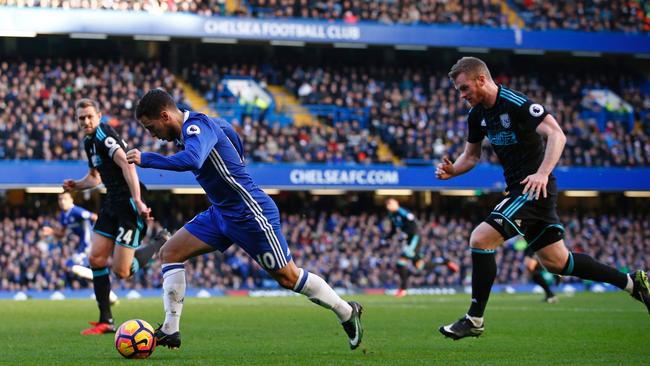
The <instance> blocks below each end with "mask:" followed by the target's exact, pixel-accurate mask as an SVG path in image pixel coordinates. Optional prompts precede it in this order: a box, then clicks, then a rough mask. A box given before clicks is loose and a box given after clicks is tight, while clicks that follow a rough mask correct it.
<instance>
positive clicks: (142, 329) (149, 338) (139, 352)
mask: <svg viewBox="0 0 650 366" xmlns="http://www.w3.org/2000/svg"><path fill="white" fill-rule="evenodd" d="M115 348H117V352H119V353H120V354H121V355H122V356H124V357H126V358H147V357H149V356H151V354H152V353H153V350H154V349H155V348H156V337H155V336H154V330H153V327H152V326H151V324H149V323H147V322H146V321H144V320H141V319H132V320H127V321H125V322H124V323H122V325H120V328H119V329H118V330H117V332H116V333H115Z"/></svg>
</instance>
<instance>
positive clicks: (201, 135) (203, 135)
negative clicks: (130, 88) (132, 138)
mask: <svg viewBox="0 0 650 366" xmlns="http://www.w3.org/2000/svg"><path fill="white" fill-rule="evenodd" d="M136 118H137V119H138V121H140V123H141V124H142V126H143V127H145V128H146V129H147V130H148V131H149V132H151V134H152V135H153V136H154V137H157V138H159V139H162V140H166V141H175V142H176V144H177V145H178V147H179V148H180V150H181V151H179V152H178V153H176V154H174V155H171V156H163V155H160V154H156V153H140V151H138V150H130V151H129V152H128V153H127V160H128V161H129V163H134V164H137V165H140V166H141V167H144V168H157V169H165V170H174V171H188V170H190V171H192V173H194V176H195V177H196V180H197V181H198V183H199V184H200V185H201V187H203V189H204V190H205V192H206V194H207V195H208V199H209V200H210V202H211V204H212V205H211V206H210V208H209V209H207V210H206V211H204V212H201V213H199V214H198V215H197V216H195V217H194V218H193V219H192V220H190V221H189V222H188V223H187V224H185V226H184V227H183V228H181V229H180V230H178V231H177V232H176V233H175V234H174V236H172V237H171V239H169V240H168V241H167V243H165V245H163V247H162V248H161V250H160V256H161V259H162V263H163V264H162V274H163V290H164V291H163V302H164V307H165V322H164V323H163V324H162V325H161V326H160V327H158V329H157V330H156V338H157V340H158V344H159V345H164V346H167V347H169V348H178V347H180V345H181V337H180V331H179V322H180V316H181V310H182V307H183V298H184V296H185V266H184V264H183V262H185V261H186V260H187V259H189V258H192V257H194V256H197V255H200V254H203V253H207V252H212V251H214V250H220V251H222V252H223V251H225V250H226V249H227V248H228V247H229V246H230V245H232V244H233V243H236V244H237V245H239V246H240V247H241V248H243V249H244V250H245V251H246V253H248V255H250V256H251V258H253V259H254V260H256V261H257V263H258V264H259V265H260V266H262V267H263V268H264V269H265V270H266V271H267V272H268V273H269V274H270V275H271V277H273V278H274V279H275V280H276V281H278V283H279V284H280V285H281V286H282V287H284V288H287V289H291V290H293V291H295V292H297V293H300V294H303V295H305V296H307V297H308V298H309V299H310V300H311V301H313V302H314V303H316V304H318V305H320V306H322V307H324V308H326V309H331V310H332V311H333V312H334V313H335V314H336V316H337V317H338V319H339V320H340V322H341V324H342V325H343V329H344V330H345V332H346V334H347V336H348V339H349V344H350V348H351V349H355V348H357V347H359V344H360V343H361V340H362V337H363V329H362V327H361V311H362V307H361V305H359V304H358V303H356V302H353V301H352V302H349V303H348V302H346V301H344V300H343V299H341V298H340V297H339V295H337V294H336V292H334V290H333V289H332V288H331V287H330V286H329V285H328V284H327V283H326V282H325V281H324V280H323V279H322V278H321V277H319V276H318V275H316V274H313V273H310V272H307V271H305V270H303V269H302V268H298V267H296V265H295V263H294V262H293V259H292V258H291V253H290V252H289V248H288V246H287V242H286V240H285V238H284V236H283V235H282V231H281V224H280V214H279V212H278V208H277V206H276V205H275V202H273V200H272V199H271V198H270V197H269V196H268V195H267V194H266V193H265V192H264V191H263V190H261V189H260V188H259V187H258V186H257V185H256V184H255V183H254V182H253V180H252V178H251V176H250V175H249V174H248V172H247V171H246V166H245V164H244V158H243V153H244V152H243V144H242V142H241V140H240V138H239V136H238V135H237V133H236V132H235V130H234V129H233V128H232V126H230V124H228V123H227V122H225V121H224V120H221V119H211V118H209V117H207V116H206V115H204V114H201V113H195V112H189V111H181V110H179V109H178V107H177V106H176V104H175V103H174V100H173V99H172V97H171V96H170V95H169V94H167V92H165V91H163V90H161V89H153V90H150V91H149V92H147V94H146V95H145V96H144V97H142V99H141V100H140V102H139V103H138V106H137V108H136Z"/></svg>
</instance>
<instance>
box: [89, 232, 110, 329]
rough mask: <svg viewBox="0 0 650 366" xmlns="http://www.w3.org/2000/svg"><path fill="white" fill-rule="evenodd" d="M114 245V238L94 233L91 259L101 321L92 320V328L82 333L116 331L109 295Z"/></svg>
mask: <svg viewBox="0 0 650 366" xmlns="http://www.w3.org/2000/svg"><path fill="white" fill-rule="evenodd" d="M113 246H114V243H113V239H112V238H109V237H107V236H104V235H102V234H98V233H93V240H92V244H91V246H90V256H89V261H90V268H91V269H92V274H93V288H94V291H95V299H96V300H97V306H98V307H99V321H97V322H90V325H92V328H89V329H86V330H84V331H82V332H81V334H84V335H89V334H103V333H112V332H115V326H114V325H113V314H112V312H111V304H110V295H109V294H110V292H111V280H110V277H109V270H108V258H109V257H110V255H111V253H112V252H113Z"/></svg>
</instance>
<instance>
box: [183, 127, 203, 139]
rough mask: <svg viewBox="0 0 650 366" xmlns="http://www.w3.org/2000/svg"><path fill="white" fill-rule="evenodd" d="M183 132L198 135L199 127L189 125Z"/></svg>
mask: <svg viewBox="0 0 650 366" xmlns="http://www.w3.org/2000/svg"><path fill="white" fill-rule="evenodd" d="M185 132H186V133H187V135H188V136H191V135H198V134H200V133H201V129H200V128H199V126H197V125H189V126H187V129H186V130H185Z"/></svg>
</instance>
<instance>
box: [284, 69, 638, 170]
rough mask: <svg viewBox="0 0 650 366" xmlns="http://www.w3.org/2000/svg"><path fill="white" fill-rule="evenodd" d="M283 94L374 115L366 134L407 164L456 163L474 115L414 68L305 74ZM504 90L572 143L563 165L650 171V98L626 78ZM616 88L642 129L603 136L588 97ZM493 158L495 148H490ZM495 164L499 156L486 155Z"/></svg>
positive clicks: (555, 79)
mask: <svg viewBox="0 0 650 366" xmlns="http://www.w3.org/2000/svg"><path fill="white" fill-rule="evenodd" d="M289 69H291V70H293V71H292V72H290V76H289V77H288V78H287V80H286V82H285V86H286V87H287V88H289V89H291V90H293V91H294V92H295V93H296V95H297V96H298V97H299V98H300V99H301V101H302V102H303V103H305V104H331V105H335V106H338V107H347V108H365V109H368V110H369V111H370V113H369V123H368V128H369V129H370V131H371V133H373V134H377V135H379V136H380V137H381V139H382V140H383V141H385V142H387V143H388V144H389V145H390V147H391V149H392V151H393V153H395V155H396V156H398V157H399V158H401V159H422V160H425V161H427V160H439V159H440V158H441V157H442V156H443V155H450V156H458V155H459V154H460V152H462V149H463V147H464V143H465V136H466V134H467V124H466V116H467V112H468V108H467V106H466V104H465V103H464V101H462V100H461V99H460V98H459V97H458V93H457V91H456V90H455V89H454V88H453V85H451V83H450V81H449V79H448V78H447V76H446V74H444V73H443V72H438V73H427V72H425V71H422V70H417V69H409V68H399V69H398V68H385V67H384V68H365V67H363V68H355V67H344V68H341V69H335V68H322V67H318V68H303V67H289ZM494 77H495V79H496V81H497V82H498V83H502V84H504V85H507V86H508V87H509V88H511V89H515V90H519V91H521V92H523V93H524V94H526V95H528V97H529V98H531V99H533V100H535V101H537V102H540V103H543V104H544V105H545V106H546V107H547V108H548V109H549V111H550V112H551V113H552V114H553V115H554V116H555V117H556V119H557V120H558V122H559V123H560V126H561V127H562V128H563V129H564V131H565V133H566V134H567V136H568V141H567V146H566V148H565V152H564V155H563V158H562V160H561V161H560V164H561V165H579V166H639V165H648V164H650V140H648V134H647V132H648V129H650V93H643V92H642V91H641V88H640V85H639V84H638V83H635V82H634V81H633V80H632V78H631V77H628V76H625V75H616V76H615V77H614V76H613V75H612V76H605V75H577V74H565V75H559V76H558V75H557V74H555V73H554V74H553V75H542V76H536V75H521V74H520V75H513V76H508V77H506V76H503V75H494ZM589 88H610V89H612V90H614V91H615V92H618V94H619V95H621V97H622V98H624V99H625V100H629V101H630V102H631V103H632V104H633V105H634V107H635V112H634V113H635V120H636V121H638V126H636V128H633V129H632V131H630V130H629V129H628V128H627V125H624V124H623V123H619V122H616V121H614V120H610V121H609V123H607V126H606V128H604V129H602V130H601V129H600V128H599V127H598V125H597V124H596V121H595V120H593V119H586V118H582V117H581V115H580V112H581V110H582V107H581V102H582V92H583V90H584V89H589ZM485 150H487V151H489V150H490V148H489V146H488V145H487V143H486V145H485ZM484 158H487V159H490V162H492V163H495V162H496V156H495V155H493V154H492V155H487V154H486V155H485V156H484Z"/></svg>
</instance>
